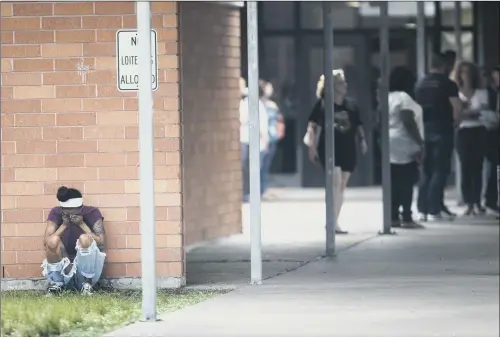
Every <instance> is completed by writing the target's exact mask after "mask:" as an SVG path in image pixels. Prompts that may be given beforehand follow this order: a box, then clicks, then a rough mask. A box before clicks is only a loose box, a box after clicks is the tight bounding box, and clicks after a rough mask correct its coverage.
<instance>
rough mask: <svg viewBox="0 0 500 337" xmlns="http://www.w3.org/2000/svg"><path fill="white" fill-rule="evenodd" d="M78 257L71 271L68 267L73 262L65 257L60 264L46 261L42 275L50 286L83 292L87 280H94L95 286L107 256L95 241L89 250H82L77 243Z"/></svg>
mask: <svg viewBox="0 0 500 337" xmlns="http://www.w3.org/2000/svg"><path fill="white" fill-rule="evenodd" d="M76 251H77V252H76V257H75V259H74V261H73V266H72V268H71V270H69V271H68V272H67V271H66V267H68V266H69V265H70V264H71V261H70V260H69V259H68V258H67V257H65V258H63V259H62V260H61V261H59V262H58V263H48V262H47V259H45V260H44V261H43V263H42V268H43V270H42V274H43V276H45V277H46V278H47V281H48V283H49V286H50V285H58V286H60V287H63V288H65V289H68V290H78V291H79V290H81V289H82V286H83V283H84V282H85V280H86V279H92V285H95V284H96V283H97V281H99V278H100V277H101V274H102V269H103V267H104V260H105V258H106V254H104V253H102V252H101V251H100V250H99V248H98V247H97V245H96V243H95V241H94V242H92V244H91V245H90V247H89V248H80V246H79V243H78V241H77V243H76Z"/></svg>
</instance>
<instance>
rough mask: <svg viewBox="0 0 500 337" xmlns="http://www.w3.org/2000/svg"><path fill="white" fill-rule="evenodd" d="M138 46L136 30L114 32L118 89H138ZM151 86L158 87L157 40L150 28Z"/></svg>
mask: <svg viewBox="0 0 500 337" xmlns="http://www.w3.org/2000/svg"><path fill="white" fill-rule="evenodd" d="M138 54H139V48H138V46H137V30H119V31H117V32H116V72H117V74H116V78H117V82H118V90H120V91H137V90H139V65H138V63H137V59H138V57H137V56H138ZM151 68H152V72H151V73H152V74H153V75H152V76H151V77H152V78H151V87H152V89H153V90H156V89H158V41H157V39H156V31H155V30H154V29H151Z"/></svg>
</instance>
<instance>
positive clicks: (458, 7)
mask: <svg viewBox="0 0 500 337" xmlns="http://www.w3.org/2000/svg"><path fill="white" fill-rule="evenodd" d="M453 14H454V16H453V28H454V32H455V44H456V46H457V61H462V59H463V56H464V55H463V54H464V53H463V46H462V3H461V2H460V1H455V11H454V12H453Z"/></svg>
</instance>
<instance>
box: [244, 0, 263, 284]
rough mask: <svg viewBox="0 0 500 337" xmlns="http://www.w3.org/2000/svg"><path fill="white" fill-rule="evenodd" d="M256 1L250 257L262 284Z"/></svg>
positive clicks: (250, 20) (255, 279)
mask: <svg viewBox="0 0 500 337" xmlns="http://www.w3.org/2000/svg"><path fill="white" fill-rule="evenodd" d="M257 39H258V27H257V2H256V1H247V40H248V113H249V124H250V247H251V253H250V255H251V256H250V261H251V283H252V284H262V242H261V241H262V237H261V226H260V220H261V219H260V206H261V205H260V188H261V187H260V165H261V164H260V123H259V50H258V40H257Z"/></svg>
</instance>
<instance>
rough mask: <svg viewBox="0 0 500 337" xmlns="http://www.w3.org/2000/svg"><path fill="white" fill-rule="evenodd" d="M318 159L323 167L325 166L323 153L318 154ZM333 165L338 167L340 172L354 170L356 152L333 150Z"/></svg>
mask: <svg viewBox="0 0 500 337" xmlns="http://www.w3.org/2000/svg"><path fill="white" fill-rule="evenodd" d="M319 161H320V162H321V166H323V169H324V168H325V167H326V158H325V153H324V152H323V153H321V154H320V155H319ZM335 167H340V170H341V171H342V172H349V173H352V172H354V169H355V168H356V153H347V152H345V151H337V152H335Z"/></svg>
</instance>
